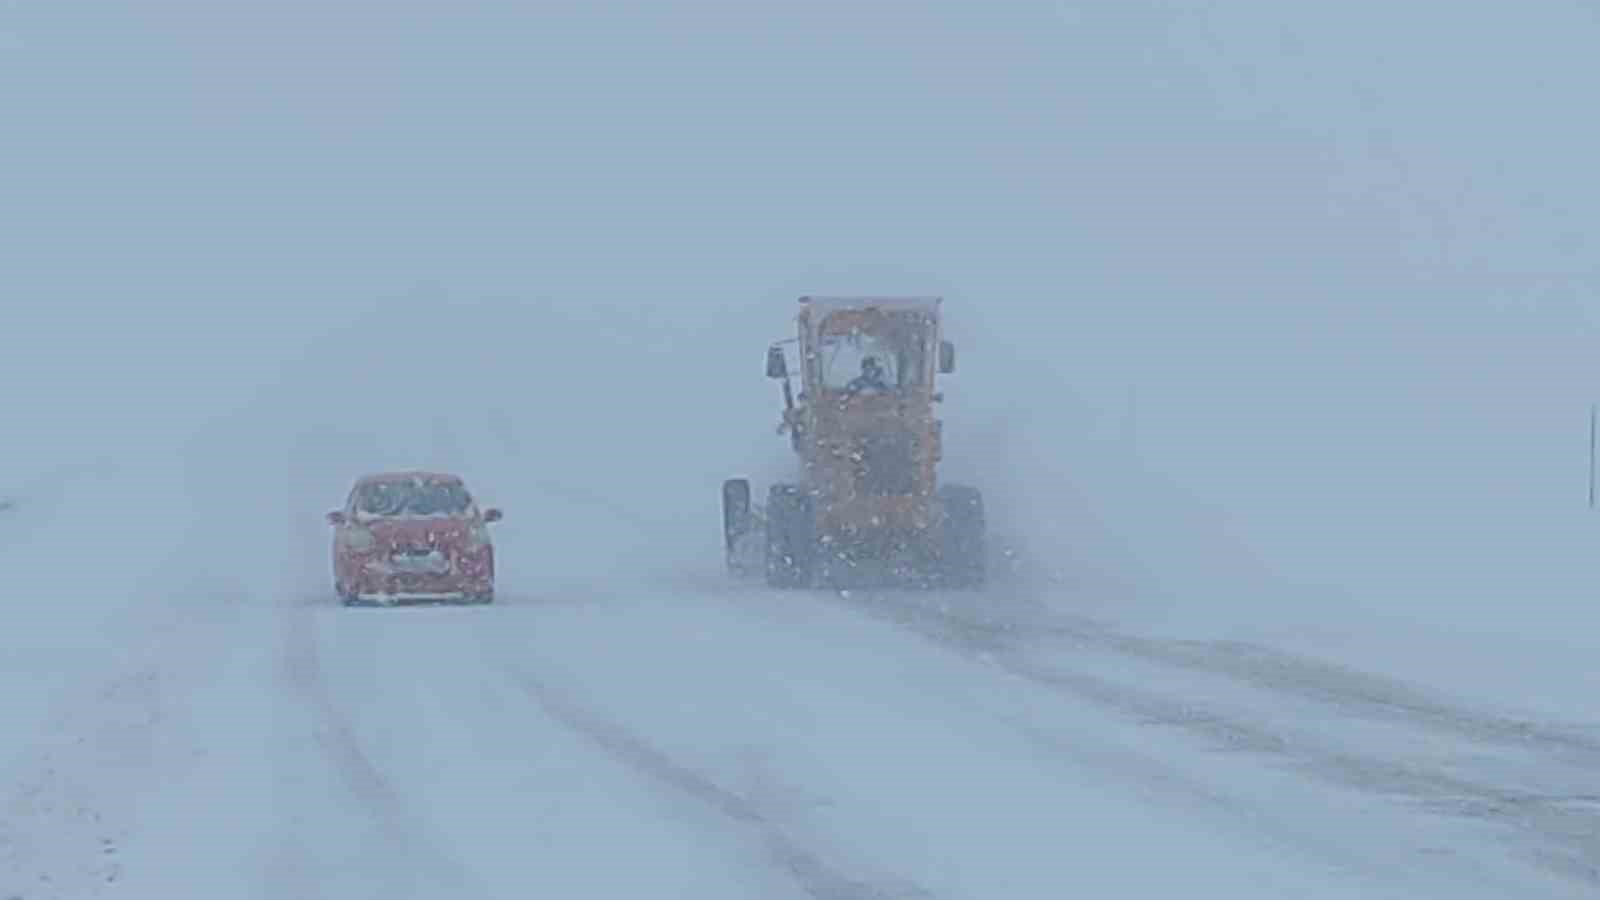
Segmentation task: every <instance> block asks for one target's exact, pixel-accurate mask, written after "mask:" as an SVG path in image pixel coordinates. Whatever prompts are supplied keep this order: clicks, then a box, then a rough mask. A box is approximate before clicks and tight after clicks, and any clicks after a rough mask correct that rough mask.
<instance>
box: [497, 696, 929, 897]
mask: <svg viewBox="0 0 1600 900" xmlns="http://www.w3.org/2000/svg"><path fill="white" fill-rule="evenodd" d="M506 671H507V673H508V674H509V675H510V677H511V679H512V681H513V683H514V684H516V685H517V687H518V688H520V689H521V690H522V691H523V692H524V693H525V694H527V695H528V696H529V697H530V698H531V699H532V700H533V701H534V702H535V703H537V704H538V705H539V707H540V708H541V709H542V710H543V711H544V712H545V714H546V715H548V716H550V718H552V719H554V720H555V721H556V722H558V723H560V724H561V725H563V726H565V727H566V728H568V729H570V730H571V731H573V732H574V733H576V734H578V735H579V736H580V737H582V738H584V739H585V740H587V741H588V742H590V743H592V744H594V745H595V746H596V747H598V748H600V750H601V751H603V752H604V753H605V754H606V755H607V756H610V757H611V758H612V759H615V760H616V761H617V762H619V763H621V764H623V765H624V766H627V767H628V768H630V769H632V770H634V771H635V772H638V773H639V774H641V775H644V776H645V777H647V778H649V779H650V780H652V781H655V782H658V783H660V784H662V785H665V786H666V787H668V788H670V789H672V790H673V791H674V792H676V793H679V794H682V795H683V796H686V797H688V798H690V799H692V800H694V801H695V802H697V803H699V804H701V805H703V806H706V807H708V808H710V809H711V810H712V811H714V812H716V813H717V814H718V815H721V816H722V817H724V818H726V819H728V820H730V821H732V822H734V823H735V824H737V825H739V826H741V827H743V828H746V829H748V830H750V831H753V832H755V833H756V834H757V835H759V836H760V838H761V839H762V841H763V842H764V843H765V844H766V846H767V849H768V850H769V852H770V853H771V854H772V856H773V857H774V859H775V860H776V861H777V863H778V865H779V867H780V868H782V869H783V870H784V871H785V872H787V873H788V874H789V875H790V876H792V877H793V878H794V880H795V882H796V883H797V884H799V886H800V888H801V889H802V890H803V891H804V892H805V893H806V895H807V896H810V897H815V898H817V900H902V898H904V900H912V898H933V897H934V896H935V895H934V894H933V893H932V892H930V891H928V890H927V889H925V888H923V887H920V886H918V885H916V884H914V883H909V882H901V883H897V884H889V883H885V882H883V881H881V880H874V879H868V878H863V877H859V876H855V875H852V874H849V873H846V872H843V871H840V870H839V869H837V868H835V867H834V866H832V865H830V864H829V863H828V862H827V861H826V860H824V859H822V858H821V857H820V856H818V855H817V854H816V853H814V852H812V851H811V850H809V849H807V848H806V847H805V846H803V845H802V844H801V843H799V842H798V841H796V840H795V839H793V838H791V837H790V836H789V835H787V834H785V833H784V831H783V829H782V827H781V826H780V825H779V824H778V823H776V822H773V821H772V820H771V819H770V818H769V817H767V816H766V815H765V814H763V812H762V811H761V809H760V807H759V806H757V805H756V804H754V803H752V802H751V801H749V800H747V799H745V798H744V797H741V796H740V795H738V794H736V793H734V792H732V791H730V790H728V789H727V788H724V787H722V786H721V785H719V784H717V783H716V782H715V781H713V780H712V779H710V778H708V777H706V776H705V775H703V774H701V773H699V772H696V771H694V770H693V769H691V768H689V767H687V766H685V765H683V764H681V763H679V762H677V761H676V760H674V759H672V757H670V756H669V755H667V754H666V753H664V752H662V751H661V750H660V749H658V748H656V747H654V746H652V745H651V744H650V743H649V742H648V741H646V740H645V739H644V738H642V737H640V736H638V735H635V734H633V733H631V732H629V731H628V730H626V729H624V728H622V727H621V726H619V725H616V724H615V723H612V722H609V721H606V720H603V719H601V718H600V717H598V716H595V715H593V714H592V713H590V712H588V711H586V710H584V709H583V708H582V707H580V706H578V705H577V704H574V703H571V702H569V701H567V700H566V699H565V698H564V697H563V696H561V695H560V694H559V693H558V692H557V691H555V690H554V689H552V688H551V687H550V686H549V685H548V684H546V683H545V682H543V681H541V680H539V679H537V678H535V677H533V676H532V675H530V674H528V673H527V672H524V671H519V670H517V669H514V668H512V667H510V666H509V665H507V666H506Z"/></svg>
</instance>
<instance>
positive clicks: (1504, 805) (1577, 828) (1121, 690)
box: [835, 597, 1600, 888]
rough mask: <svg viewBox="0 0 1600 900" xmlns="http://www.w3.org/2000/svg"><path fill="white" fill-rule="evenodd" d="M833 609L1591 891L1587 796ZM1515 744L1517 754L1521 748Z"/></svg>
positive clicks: (986, 636) (941, 620)
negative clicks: (1527, 841) (1220, 709)
mask: <svg viewBox="0 0 1600 900" xmlns="http://www.w3.org/2000/svg"><path fill="white" fill-rule="evenodd" d="M835 602H838V603H841V604H842V605H843V606H844V607H845V608H846V609H848V610H851V611H853V612H856V613H861V614H865V615H867V616H869V617H872V618H875V619H878V620H880V621H886V622H890V623H892V624H895V625H897V626H900V627H902V628H905V629H907V630H909V631H911V632H912V633H915V634H917V635H919V636H921V637H923V638H925V639H927V640H929V641H930V642H932V643H933V644H934V645H936V646H939V647H942V648H944V649H946V650H949V651H952V652H955V653H957V654H960V655H962V656H963V657H968V658H970V657H971V656H972V655H973V654H975V653H976V654H981V655H982V658H983V660H984V661H985V662H987V663H988V664H990V665H992V666H995V667H997V668H999V669H1001V670H1002V671H1005V672H1007V673H1009V674H1012V675H1014V676H1017V677H1019V678H1022V679H1024V680H1026V681H1028V682H1031V683H1034V684H1037V685H1040V686H1043V687H1046V688H1049V689H1050V690H1053V691H1056V692H1058V693H1061V694H1063V695H1066V696H1070V697H1072V698H1075V699H1078V700H1081V701H1086V702H1089V703H1092V704H1094V705H1096V706H1099V707H1102V708H1105V709H1109V710H1112V711H1114V712H1117V713H1119V714H1121V715H1123V716H1126V717H1130V718H1134V719H1137V720H1139V721H1142V722H1146V723H1150V724H1155V725H1162V726H1168V727H1172V728H1176V729H1178V730H1181V731H1183V732H1186V733H1189V734H1191V735H1195V736H1197V737H1202V738H1205V739H1207V740H1210V741H1213V742H1216V743H1220V744H1221V745H1222V746H1224V747H1225V748H1226V749H1229V750H1234V751H1239V752H1245V753H1255V754H1258V755H1264V756H1269V757H1276V758H1279V759H1282V760H1284V761H1286V762H1288V763H1290V764H1291V765H1292V766H1295V767H1296V768H1297V769H1298V770H1299V771H1302V772H1305V773H1307V774H1309V775H1311V776H1313V777H1315V778H1317V779H1319V780H1321V781H1323V782H1325V783H1330V784H1332V785H1334V786H1337V787H1342V788H1349V789H1355V790H1359V791H1361V792H1364V793H1368V794H1373V795H1378V796H1390V797H1400V798H1404V799H1407V800H1411V801H1413V802H1416V803H1419V804H1421V805H1422V806H1423V807H1424V808H1425V809H1428V810H1430V811H1432V812H1436V813H1439V814H1443V815H1447V816H1452V817H1455V818H1458V819H1467V820H1474V821H1480V822H1488V823H1492V824H1496V825H1501V826H1507V827H1510V828H1512V829H1515V830H1517V831H1519V832H1521V833H1522V834H1523V835H1525V836H1527V837H1531V838H1534V839H1535V840H1537V841H1538V842H1540V843H1541V844H1542V845H1543V847H1542V848H1540V849H1538V850H1535V851H1533V852H1532V856H1533V861H1534V862H1535V863H1537V864H1538V865H1540V866H1541V867H1543V868H1544V869H1546V870H1548V871H1551V872H1554V873H1555V874H1558V875H1560V876H1562V877H1564V878H1567V879H1570V880H1574V881H1577V882H1578V883H1580V884H1583V885H1586V886H1592V887H1596V888H1600V803H1597V802H1596V801H1595V798H1594V797H1593V796H1592V795H1591V794H1579V793H1576V792H1574V793H1572V794H1559V795H1552V794H1540V793H1533V792H1528V791H1519V790H1516V789H1513V788H1508V787H1501V786H1498V785H1494V784H1488V783H1484V782H1479V781H1474V780H1470V779H1465V778H1460V777H1457V776H1454V775H1449V774H1446V773H1442V772H1438V771H1434V770H1430V769H1428V768H1425V767H1423V766H1418V765H1413V764H1407V763H1404V762H1399V761H1396V760H1392V759H1384V758H1381V757H1376V756H1372V755H1365V754H1360V753H1354V752H1348V751H1343V750H1337V749H1333V748H1330V747H1327V746H1325V745H1323V744H1320V743H1319V742H1317V741H1315V740H1314V739H1312V738H1309V737H1307V736H1305V735H1292V734H1290V733H1288V732H1286V731H1285V730H1282V729H1273V728H1270V727H1268V726H1265V725H1261V724H1256V723H1252V722H1247V721H1245V720H1243V719H1241V718H1239V717H1237V716H1230V715H1225V714H1222V713H1217V712H1214V711H1211V710H1208V709H1207V708H1206V707H1205V706H1204V705H1201V704H1195V703H1191V702H1188V701H1183V700H1178V699H1174V698H1172V697H1167V696H1163V695H1161V694H1157V693H1154V692H1150V691H1146V690H1142V689H1139V688H1135V687H1131V686H1128V685H1125V684H1118V683H1114V682H1111V681H1108V680H1105V679H1102V678H1099V677H1097V676H1094V675H1090V674H1088V673H1085V672H1081V671H1072V670H1065V669H1062V668H1059V667H1050V668H1045V667H1043V666H1040V665H1037V664H1034V663H1031V662H1029V661H1027V660H1025V659H1022V658H1021V657H1020V656H1019V655H1017V653H1016V652H1015V650H1016V649H1017V644H1018V641H1017V635H1016V634H1015V633H1014V632H1012V630H1011V629H1007V628H995V627H993V626H986V625H983V624H980V623H974V622H971V621H968V620H965V619H963V618H961V617H959V616H951V615H949V614H946V613H942V612H936V611H931V610H927V609H924V608H920V607H919V608H915V610H914V612H915V613H916V615H910V616H908V615H905V613H906V612H907V611H908V610H907V609H906V608H905V607H904V606H902V605H900V604H892V603H889V602H886V601H885V598H882V597H875V598H874V603H873V604H863V603H855V602H851V601H849V600H836V601H835ZM1151 643H1155V642H1151ZM1097 646H1103V645H1100V644H1097ZM1208 671H1209V670H1208ZM1459 736H1464V737H1472V738H1475V739H1489V740H1493V739H1494V738H1495V737H1496V736H1498V732H1493V733H1490V734H1489V736H1487V737H1481V738H1480V732H1477V731H1475V730H1469V731H1468V732H1467V733H1466V734H1464V735H1459ZM1516 746H1518V747H1523V748H1526V744H1524V743H1518V744H1517V745H1516ZM1559 746H1561V747H1562V748H1566V747H1568V746H1569V745H1568V744H1561V745H1559Z"/></svg>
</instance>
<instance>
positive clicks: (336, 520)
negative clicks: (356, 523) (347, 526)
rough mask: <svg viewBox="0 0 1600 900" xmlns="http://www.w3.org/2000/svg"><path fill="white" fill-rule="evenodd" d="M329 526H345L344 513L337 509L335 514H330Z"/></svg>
mask: <svg viewBox="0 0 1600 900" xmlns="http://www.w3.org/2000/svg"><path fill="white" fill-rule="evenodd" d="M328 524H329V525H343V524H344V513H342V512H340V511H338V510H337V509H336V510H334V511H333V512H331V513H328Z"/></svg>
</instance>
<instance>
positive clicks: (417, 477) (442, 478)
mask: <svg viewBox="0 0 1600 900" xmlns="http://www.w3.org/2000/svg"><path fill="white" fill-rule="evenodd" d="M385 481H434V482H439V483H442V484H460V483H461V476H459V475H452V474H450V473H449V472H430V471H427V470H425V469H401V470H396V471H393V472H373V473H371V474H370V475H363V476H361V477H360V478H359V479H357V480H356V485H357V486H358V487H360V486H362V485H368V484H377V483H380V482H385Z"/></svg>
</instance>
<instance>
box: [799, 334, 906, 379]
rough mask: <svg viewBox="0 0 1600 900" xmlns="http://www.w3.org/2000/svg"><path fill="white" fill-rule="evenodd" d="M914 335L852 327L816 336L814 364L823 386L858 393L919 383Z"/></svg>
mask: <svg viewBox="0 0 1600 900" xmlns="http://www.w3.org/2000/svg"><path fill="white" fill-rule="evenodd" d="M914 334H915V332H914V331H911V330H909V329H908V330H905V331H898V330H897V331H896V332H895V333H889V334H880V333H877V332H868V331H863V330H860V329H852V330H851V331H849V332H846V333H843V334H827V333H824V334H822V335H819V336H818V338H817V366H818V375H819V376H820V378H821V382H822V386H823V388H824V389H826V390H830V391H846V392H850V393H858V392H862V391H870V390H879V391H893V390H901V389H904V388H907V387H913V386H916V385H918V384H921V382H922V374H923V365H922V363H923V355H922V345H921V343H920V342H919V341H917V340H916V339H915V338H914V337H913V335H914Z"/></svg>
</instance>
